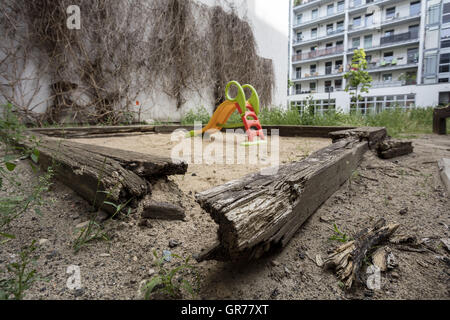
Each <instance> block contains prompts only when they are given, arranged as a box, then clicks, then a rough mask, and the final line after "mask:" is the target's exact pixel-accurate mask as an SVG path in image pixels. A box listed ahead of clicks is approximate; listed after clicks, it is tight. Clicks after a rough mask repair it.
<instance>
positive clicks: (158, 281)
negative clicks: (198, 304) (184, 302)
mask: <svg viewBox="0 0 450 320" xmlns="http://www.w3.org/2000/svg"><path fill="white" fill-rule="evenodd" d="M153 255H154V256H155V258H156V259H157V263H156V264H157V267H158V269H159V271H158V274H157V275H155V276H154V277H153V278H151V279H150V280H149V281H148V282H146V283H145V285H144V287H143V288H142V291H143V293H144V298H145V299H146V300H149V299H150V297H151V294H152V293H156V292H160V293H162V294H166V295H168V296H169V297H170V298H172V299H177V298H180V297H181V294H182V289H184V290H185V291H187V292H188V293H189V294H190V295H191V296H192V297H193V298H194V297H195V296H196V294H197V292H198V290H199V277H198V274H197V272H196V270H195V267H194V266H192V265H191V264H189V260H190V258H189V257H187V258H185V259H183V258H182V257H180V256H178V255H176V254H173V253H171V254H170V256H171V257H172V258H176V259H180V260H182V262H181V264H180V263H179V265H178V266H176V267H174V268H166V267H165V266H164V264H165V262H166V256H165V255H162V256H161V257H158V254H157V253H156V251H153ZM187 270H190V271H191V272H193V273H194V276H195V278H196V281H195V282H196V283H195V284H194V285H193V284H191V283H190V282H189V281H188V280H186V279H185V278H184V276H186V274H185V273H183V271H187ZM176 275H179V276H178V278H177V279H175V276H176Z"/></svg>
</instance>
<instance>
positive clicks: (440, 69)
mask: <svg viewBox="0 0 450 320" xmlns="http://www.w3.org/2000/svg"><path fill="white" fill-rule="evenodd" d="M442 72H449V65H448V64H444V65H442V66H439V73H442Z"/></svg>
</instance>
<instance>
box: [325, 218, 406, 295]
mask: <svg viewBox="0 0 450 320" xmlns="http://www.w3.org/2000/svg"><path fill="white" fill-rule="evenodd" d="M398 227H399V224H397V223H391V224H386V221H385V220H384V219H380V220H378V221H377V222H376V223H375V224H374V226H373V227H372V228H370V229H368V228H366V229H364V230H362V231H360V232H359V233H358V235H356V236H355V240H352V241H350V242H347V243H346V244H344V245H342V246H340V247H339V248H337V249H336V250H334V251H333V253H332V254H330V255H329V256H328V257H327V259H325V261H324V268H326V269H334V270H335V272H336V275H337V276H338V278H339V279H340V280H341V281H343V283H344V285H345V288H346V289H350V288H351V287H352V285H353V283H354V282H355V281H359V282H362V279H361V272H360V270H361V267H362V265H363V262H364V259H365V257H366V255H367V253H368V252H369V251H370V250H371V249H372V248H374V247H375V246H377V245H379V244H381V243H383V242H384V241H386V240H388V239H389V237H390V236H391V235H392V234H393V233H394V232H395V231H396V230H397V229H398Z"/></svg>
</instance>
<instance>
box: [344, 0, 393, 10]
mask: <svg viewBox="0 0 450 320" xmlns="http://www.w3.org/2000/svg"><path fill="white" fill-rule="evenodd" d="M382 1H385V0H373V1H370V0H365V1H364V0H360V1H352V2H351V3H350V9H354V8H358V7H362V6H365V5H366V4H374V3H377V2H382Z"/></svg>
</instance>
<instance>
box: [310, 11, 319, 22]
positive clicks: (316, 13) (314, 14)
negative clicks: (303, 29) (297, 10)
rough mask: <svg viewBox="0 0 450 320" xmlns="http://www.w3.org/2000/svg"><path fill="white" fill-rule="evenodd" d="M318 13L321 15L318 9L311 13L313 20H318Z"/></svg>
mask: <svg viewBox="0 0 450 320" xmlns="http://www.w3.org/2000/svg"><path fill="white" fill-rule="evenodd" d="M318 13H319V10H318V9H314V10H313V11H311V20H314V19H317V15H318Z"/></svg>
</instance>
